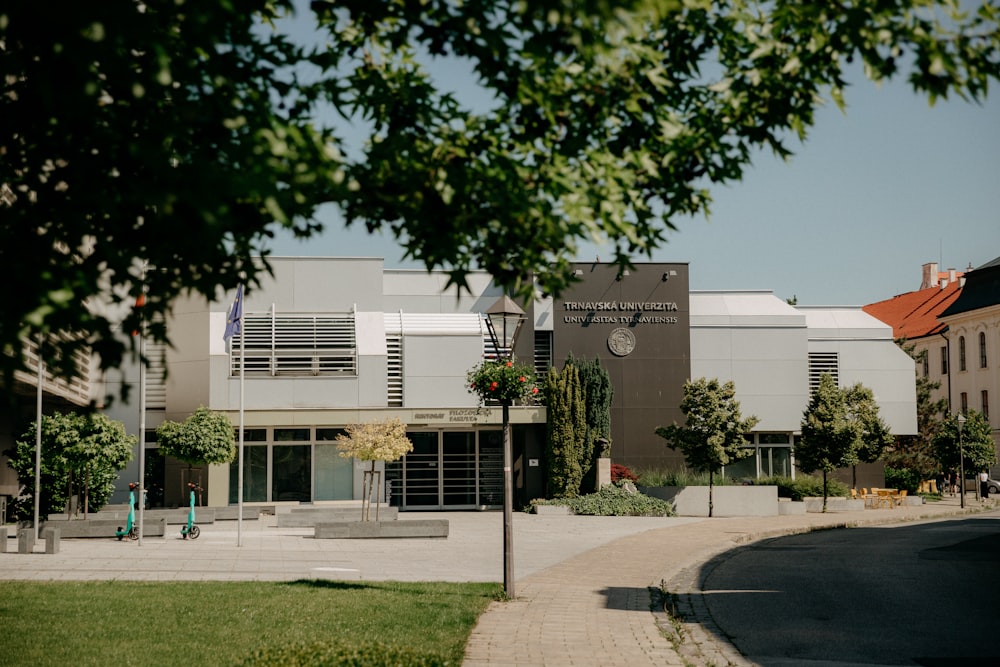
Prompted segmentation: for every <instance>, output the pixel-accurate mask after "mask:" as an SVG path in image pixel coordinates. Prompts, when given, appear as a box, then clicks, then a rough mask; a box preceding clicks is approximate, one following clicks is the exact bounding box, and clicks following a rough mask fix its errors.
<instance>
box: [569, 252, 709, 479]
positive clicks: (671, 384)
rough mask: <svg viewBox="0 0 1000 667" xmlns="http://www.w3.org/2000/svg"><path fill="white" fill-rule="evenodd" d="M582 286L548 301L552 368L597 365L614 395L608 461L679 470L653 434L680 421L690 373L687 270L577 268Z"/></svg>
mask: <svg viewBox="0 0 1000 667" xmlns="http://www.w3.org/2000/svg"><path fill="white" fill-rule="evenodd" d="M575 268H576V270H577V271H578V277H579V278H580V282H578V283H577V284H575V285H574V286H573V287H572V288H571V289H570V290H568V291H567V292H566V293H565V294H564V295H563V296H562V297H560V298H558V299H554V300H553V313H552V314H553V340H554V349H553V362H554V363H555V364H556V366H558V367H562V365H563V364H564V363H565V361H566V359H567V358H568V357H569V355H570V354H572V355H573V356H574V357H576V358H578V359H579V358H585V359H595V358H597V359H600V360H601V364H602V365H603V366H604V367H605V368H606V369H607V370H608V373H609V375H610V377H611V381H612V384H613V385H614V388H615V398H614V401H613V404H612V412H611V437H612V448H611V456H612V459H613V460H614V462H616V463H621V464H624V465H629V466H643V467H647V468H663V467H679V466H680V465H683V458H680V460H679V461H678V457H677V456H676V455H675V454H674V453H673V452H672V451H671V450H669V449H667V448H666V447H665V445H664V444H663V439H662V438H660V437H659V436H657V435H656V433H655V429H656V427H657V426H660V425H665V424H669V423H673V422H674V421H683V415H682V413H681V412H680V409H679V406H680V402H681V398H682V397H683V387H684V382H685V381H686V380H687V379H688V378H689V377H690V373H691V346H690V334H689V330H690V306H689V299H688V294H689V283H688V265H687V264H676V263H644V264H637V265H636V266H635V267H634V268H632V269H630V270H629V271H628V272H627V273H619V270H618V268H617V267H616V266H614V265H609V264H597V263H595V264H578V265H576V267H575Z"/></svg>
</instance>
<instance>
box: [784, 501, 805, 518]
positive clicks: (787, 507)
mask: <svg viewBox="0 0 1000 667" xmlns="http://www.w3.org/2000/svg"><path fill="white" fill-rule="evenodd" d="M805 513H806V504H805V503H804V502H802V501H801V500H798V501H792V500H781V501H779V502H778V514H780V515H782V516H785V515H790V514H805Z"/></svg>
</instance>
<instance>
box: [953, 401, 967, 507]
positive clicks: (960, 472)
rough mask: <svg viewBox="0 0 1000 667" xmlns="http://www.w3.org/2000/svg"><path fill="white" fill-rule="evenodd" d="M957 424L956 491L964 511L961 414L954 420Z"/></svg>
mask: <svg viewBox="0 0 1000 667" xmlns="http://www.w3.org/2000/svg"><path fill="white" fill-rule="evenodd" d="M955 421H957V422H958V491H959V494H958V495H959V503H960V504H961V506H962V509H965V450H964V449H963V447H962V426H964V425H965V415H963V414H962V413H961V412H959V413H958V417H957V418H956V419H955Z"/></svg>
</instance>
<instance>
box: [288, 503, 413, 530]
mask: <svg viewBox="0 0 1000 667" xmlns="http://www.w3.org/2000/svg"><path fill="white" fill-rule="evenodd" d="M368 516H369V517H371V519H373V520H374V519H375V508H374V507H373V508H371V510H369V512H368ZM398 518H399V508H398V507H381V508H379V511H378V521H379V522H382V521H395V520H397V519H398ZM275 519H276V521H277V525H278V527H279V528H311V527H313V526H315V525H316V524H318V523H336V522H344V521H361V508H360V507H310V508H296V509H294V510H292V511H291V512H281V513H279V514H278V515H277V516H276V517H275Z"/></svg>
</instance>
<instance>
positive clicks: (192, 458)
mask: <svg viewBox="0 0 1000 667" xmlns="http://www.w3.org/2000/svg"><path fill="white" fill-rule="evenodd" d="M156 439H157V441H158V442H159V443H160V453H161V454H165V455H167V456H172V457H174V458H175V459H178V460H180V461H183V462H184V463H187V464H188V468H189V469H190V468H191V467H193V466H195V465H205V464H209V463H232V462H233V461H234V460H236V434H235V429H234V427H233V423H232V422H231V421H229V417H227V416H226V415H225V414H223V413H221V412H216V411H214V410H209V409H208V408H206V407H205V406H201V407H199V408H198V409H197V410H195V411H194V414H192V415H191V416H190V417H188V418H187V419H185V420H184V421H183V422H175V421H170V420H166V421H164V422H163V423H161V424H160V425H159V426H157V427H156Z"/></svg>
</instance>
